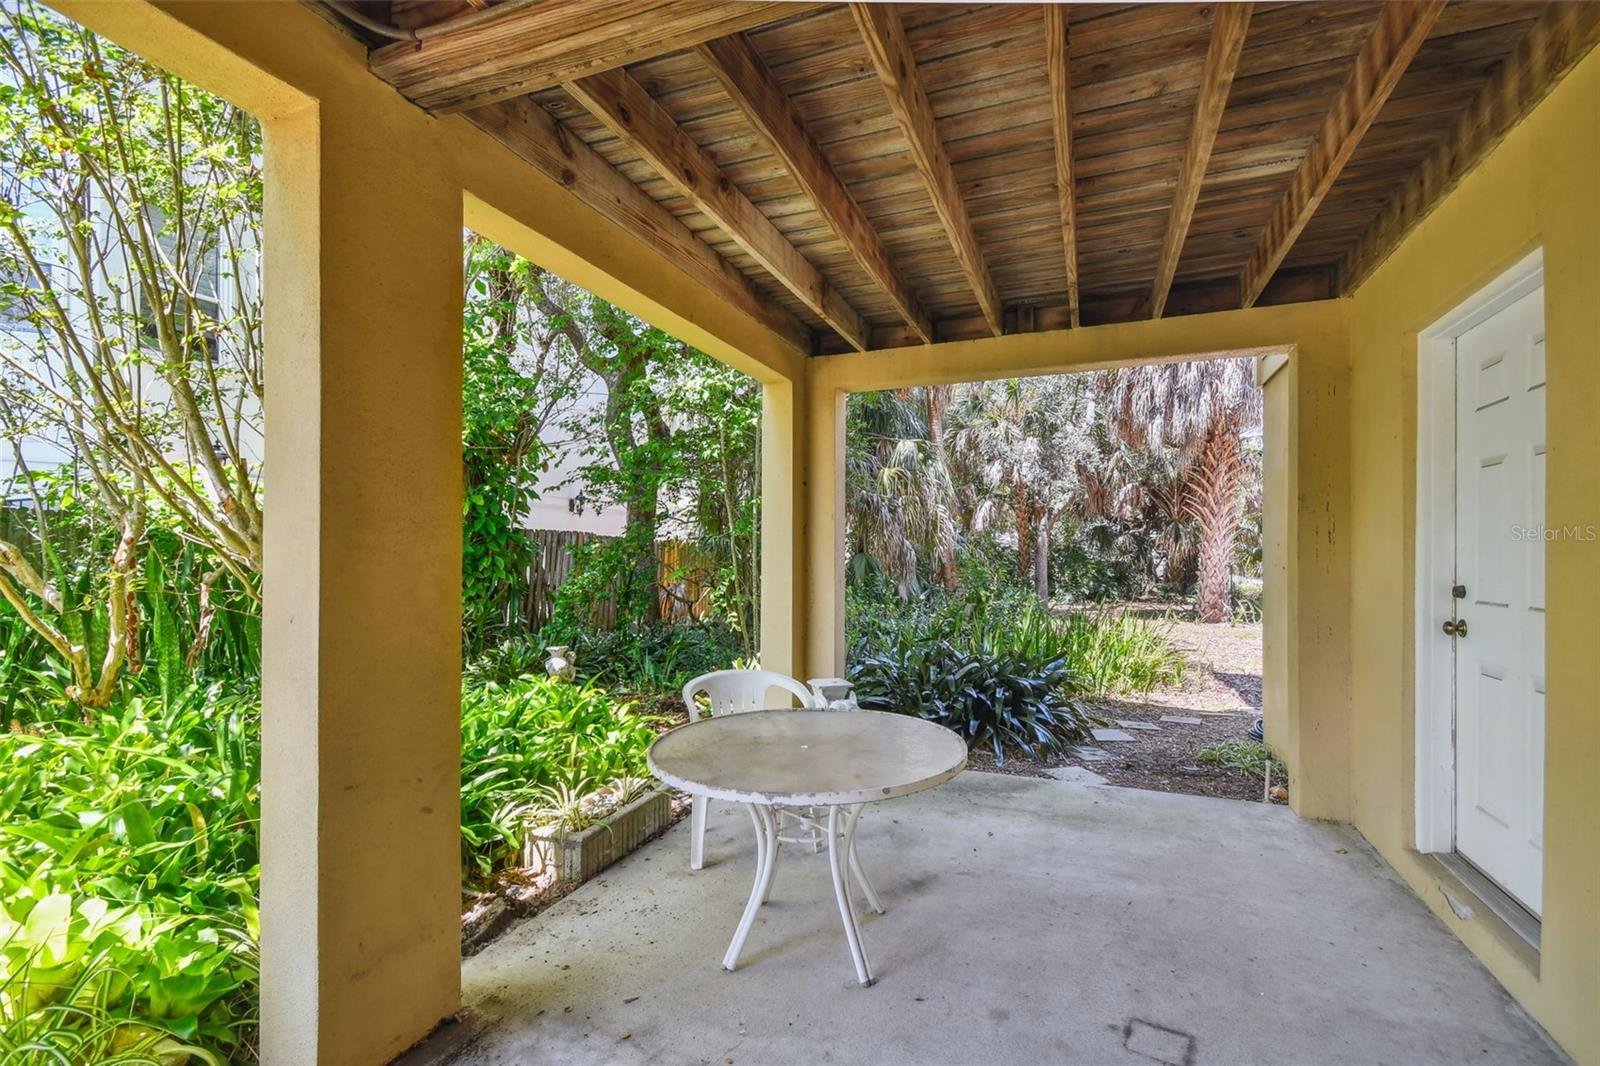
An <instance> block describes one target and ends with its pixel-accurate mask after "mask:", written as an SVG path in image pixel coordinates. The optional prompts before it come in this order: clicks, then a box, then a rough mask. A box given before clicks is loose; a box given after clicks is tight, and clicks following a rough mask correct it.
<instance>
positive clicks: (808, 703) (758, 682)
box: [683, 670, 826, 870]
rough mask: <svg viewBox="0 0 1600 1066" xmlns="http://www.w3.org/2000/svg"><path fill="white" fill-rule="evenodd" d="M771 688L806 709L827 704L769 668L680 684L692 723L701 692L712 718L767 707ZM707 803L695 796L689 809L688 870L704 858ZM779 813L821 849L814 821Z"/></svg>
mask: <svg viewBox="0 0 1600 1066" xmlns="http://www.w3.org/2000/svg"><path fill="white" fill-rule="evenodd" d="M773 689H782V690H784V691H785V692H787V693H790V694H792V695H793V696H795V697H796V698H797V699H799V701H800V706H801V708H803V709H805V710H821V709H822V708H824V707H825V706H826V703H825V702H824V701H823V699H822V697H820V696H818V695H817V694H816V693H815V692H813V691H811V689H810V688H808V687H807V686H806V684H805V683H804V682H802V681H797V680H795V679H794V678H792V677H790V676H789V675H787V674H779V673H775V672H773V671H771V670H714V671H712V672H711V673H709V674H701V675H700V676H699V677H697V678H695V679H694V680H693V681H691V682H689V683H688V684H687V685H685V686H683V705H684V706H685V707H687V708H688V709H689V721H691V722H694V721H697V720H699V719H700V718H701V717H703V715H702V711H701V707H700V705H699V704H698V703H696V702H695V697H696V696H699V695H700V694H702V693H704V694H705V696H706V697H707V698H708V699H709V700H710V702H711V717H713V718H718V717H721V716H722V715H725V714H743V713H745V712H746V711H764V710H770V709H772V707H773V706H774V704H773V703H772V701H771V700H769V699H768V696H767V694H768V693H769V692H770V691H771V690H773ZM709 806H710V804H709V801H708V800H707V799H706V797H704V796H695V797H694V801H693V804H692V805H691V806H690V808H689V869H691V870H698V869H700V868H701V866H702V865H703V863H704V860H705V846H706V811H707V808H708V807H709ZM782 813H783V814H787V815H790V816H791V817H794V818H797V819H798V820H799V821H800V822H801V824H802V825H804V826H806V828H807V829H808V831H809V832H810V834H811V837H812V840H811V843H812V846H813V848H814V849H817V848H820V846H821V841H822V837H821V836H820V830H819V828H818V827H817V826H816V825H815V823H814V821H813V820H811V819H799V817H798V816H797V815H795V814H793V812H788V811H785V812H782Z"/></svg>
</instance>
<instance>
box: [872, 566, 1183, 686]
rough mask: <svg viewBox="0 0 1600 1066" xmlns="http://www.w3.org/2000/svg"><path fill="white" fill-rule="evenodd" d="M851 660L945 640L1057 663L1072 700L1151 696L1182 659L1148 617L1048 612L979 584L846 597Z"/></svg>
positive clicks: (1026, 595)
mask: <svg viewBox="0 0 1600 1066" xmlns="http://www.w3.org/2000/svg"><path fill="white" fill-rule="evenodd" d="M845 617H846V620H847V626H846V641H847V646H848V648H849V657H850V659H851V660H852V661H855V660H858V659H861V658H863V657H865V656H869V655H872V654H875V653H877V652H879V651H882V650H884V649H885V648H887V647H889V646H890V645H892V644H895V643H897V642H898V643H905V642H915V641H917V640H925V641H935V640H947V641H949V642H951V643H952V644H954V645H955V646H957V647H960V648H965V649H970V650H972V651H974V652H976V653H979V654H982V655H987V656H991V657H996V658H998V657H1010V656H1015V657H1017V658H1019V659H1020V660H1022V661H1024V662H1027V663H1031V664H1034V666H1035V667H1042V666H1043V665H1044V664H1046V663H1049V662H1052V661H1055V660H1060V661H1061V662H1062V663H1063V664H1064V665H1065V668H1066V672H1067V676H1066V679H1065V681H1064V682H1063V687H1064V689H1065V690H1066V691H1067V692H1068V693H1069V694H1070V695H1073V696H1109V695H1121V694H1130V693H1143V692H1149V691H1151V690H1152V689H1155V688H1159V687H1161V686H1163V685H1171V684H1177V683H1178V682H1180V681H1182V679H1183V669H1184V664H1183V657H1182V656H1181V655H1179V654H1178V653H1177V651H1175V650H1174V649H1173V648H1172V646H1171V645H1170V644H1169V643H1168V642H1167V640H1166V638H1164V637H1163V636H1162V635H1161V633H1160V631H1159V629H1158V628H1157V627H1156V626H1154V625H1152V624H1151V623H1150V622H1148V621H1146V620H1145V619H1142V618H1139V617H1137V616H1135V615H1132V614H1127V613H1124V612H1117V611H1094V612H1085V611H1074V612H1069V613H1066V614H1057V613H1054V612H1051V611H1049V610H1047V609H1045V607H1044V606H1043V605H1042V604H1041V603H1040V602H1039V599H1038V597H1037V596H1034V595H1033V594H1032V593H1031V592H1025V591H1021V590H1017V589H1005V588H1002V589H1000V590H998V591H990V590H988V589H986V588H984V587H983V586H975V587H967V588H965V589H964V590H963V591H960V592H958V593H954V594H945V593H940V592H937V591H930V592H927V593H924V594H923V595H922V596H920V597H919V598H917V599H916V600H914V601H912V602H911V603H909V604H901V603H899V602H898V601H897V600H895V599H892V598H884V597H882V596H881V595H880V596H878V597H872V596H869V595H867V594H866V593H864V592H863V591H861V590H848V591H847V592H846V613H845Z"/></svg>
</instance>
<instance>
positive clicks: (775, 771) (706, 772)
mask: <svg viewBox="0 0 1600 1066" xmlns="http://www.w3.org/2000/svg"><path fill="white" fill-rule="evenodd" d="M649 762H650V770H651V772H652V773H654V774H655V775H656V776H657V777H658V778H660V779H661V780H662V781H665V782H666V783H667V784H669V785H672V786H673V787H675V788H680V789H682V790H683V791H685V792H688V793H690V794H691V795H697V796H706V797H708V798H710V799H716V800H725V801H728V802H732V803H742V804H744V805H745V807H746V808H747V809H748V810H749V811H750V820H751V821H752V822H753V823H754V825H755V829H756V875H755V883H754V884H753V885H752V886H751V888H750V900H749V902H748V903H746V904H745V908H744V914H743V915H742V916H741V917H740V919H739V926H738V928H737V929H736V930H735V931H734V934H733V942H732V943H730V944H729V945H728V952H727V954H726V955H724V956H723V959H722V965H723V968H724V969H728V970H732V969H733V968H734V967H735V966H737V965H738V962H739V951H740V949H742V948H743V947H744V941H745V937H746V936H748V935H749V933H750V927H751V925H752V924H753V923H754V922H755V917H756V912H757V911H759V910H760V909H761V904H762V903H764V902H766V899H767V896H768V895H769V894H770V893H771V891H772V879H773V873H774V872H775V871H776V870H777V866H778V852H779V850H780V849H781V848H782V846H783V841H782V840H780V839H779V836H778V809H779V808H784V809H788V810H804V809H805V808H817V807H825V808H827V811H828V821H827V837H828V866H829V869H830V870H831V872H832V874H833V892H834V896H835V897H836V898H837V900H838V903H839V917H840V918H841V920H842V921H843V922H844V935H845V940H846V941H847V942H848V943H849V945H850V957H851V959H852V960H853V961H854V962H855V966H856V977H857V978H858V979H860V981H861V983H862V984H863V985H871V984H872V983H873V977H872V969H871V967H870V966H868V964H867V956H866V952H865V951H864V950H863V949H862V946H861V931H860V929H859V927H858V926H857V925H856V916H855V906H854V903H855V900H854V895H853V893H852V892H851V887H850V882H851V879H852V874H853V875H854V878H855V880H857V881H859V882H860V884H861V889H862V891H863V892H864V893H865V895H866V897H867V902H868V903H869V904H870V905H871V906H872V909H873V910H874V911H876V912H877V913H879V914H882V913H883V904H882V902H881V901H880V900H879V899H878V894H877V893H876V892H875V891H874V890H873V888H872V883H871V882H870V881H868V880H867V875H866V872H865V871H864V870H863V869H862V867H861V860H860V859H858V858H857V857H856V846H855V841H856V823H857V821H858V820H859V818H860V816H861V808H862V805H864V804H867V803H873V802H876V801H878V800H886V799H892V798H893V797H895V796H905V795H909V794H911V793H913V792H920V791H922V790H923V789H926V788H932V787H934V786H935V785H940V784H943V783H944V782H946V781H948V780H950V779H951V778H953V777H955V776H956V775H957V774H959V773H960V772H961V771H962V770H963V769H965V768H966V765H967V746H966V744H964V743H963V742H962V740H961V738H960V737H959V736H957V735H956V734H955V733H953V732H952V731H950V730H948V729H946V728H944V727H943V726H940V725H935V724H934V723H932V722H926V721H923V720H922V719H920V718H911V717H908V716H906V715H902V714H886V713H883V712H880V711H802V710H772V711H751V712H748V713H745V714H729V715H723V716H722V717H719V718H707V719H704V720H702V721H698V722H691V723H690V724H688V725H684V726H679V727H678V728H677V729H674V730H672V731H671V732H670V733H667V734H665V735H663V736H662V737H660V738H659V739H658V740H656V742H655V743H654V744H653V745H651V748H650V754H649Z"/></svg>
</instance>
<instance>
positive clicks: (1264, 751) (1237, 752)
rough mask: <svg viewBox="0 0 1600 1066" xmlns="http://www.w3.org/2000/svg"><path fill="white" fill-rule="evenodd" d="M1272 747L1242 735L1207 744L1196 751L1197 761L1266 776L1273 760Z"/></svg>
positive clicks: (1246, 774) (1242, 772) (1248, 775)
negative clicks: (1268, 766)
mask: <svg viewBox="0 0 1600 1066" xmlns="http://www.w3.org/2000/svg"><path fill="white" fill-rule="evenodd" d="M1272 758H1273V756H1272V749H1271V748H1269V747H1267V746H1266V745H1265V744H1262V743H1261V742H1260V741H1256V740H1248V739H1245V738H1242V737H1239V738H1235V739H1232V740H1222V741H1218V742H1217V743H1215V744H1207V745H1206V746H1205V747H1203V748H1201V749H1200V750H1199V751H1198V752H1196V753H1195V761H1196V762H1199V763H1201V764H1203V765H1206V766H1221V767H1223V768H1224V769H1228V770H1235V771H1237V772H1239V773H1240V774H1243V775H1244V776H1245V777H1257V778H1259V777H1265V776H1266V773H1267V765H1268V764H1269V763H1270V762H1271V761H1272Z"/></svg>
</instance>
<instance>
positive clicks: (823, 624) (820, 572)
mask: <svg viewBox="0 0 1600 1066" xmlns="http://www.w3.org/2000/svg"><path fill="white" fill-rule="evenodd" d="M846 395H847V393H846V391H845V390H844V389H842V388H840V387H838V386H837V385H835V384H832V383H831V382H827V381H819V380H818V379H817V377H816V375H813V376H812V378H811V381H810V384H809V391H808V394H807V397H806V412H805V423H806V436H807V439H806V478H807V481H808V484H809V491H808V492H807V495H806V529H807V531H808V534H809V536H808V537H807V541H806V599H807V600H808V601H809V603H810V614H809V615H808V617H807V619H806V624H807V636H806V656H807V662H808V664H809V665H808V668H807V672H808V674H809V676H811V677H838V676H842V675H843V673H844V563H845V558H844V525H845V511H844V404H845V397H846Z"/></svg>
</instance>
